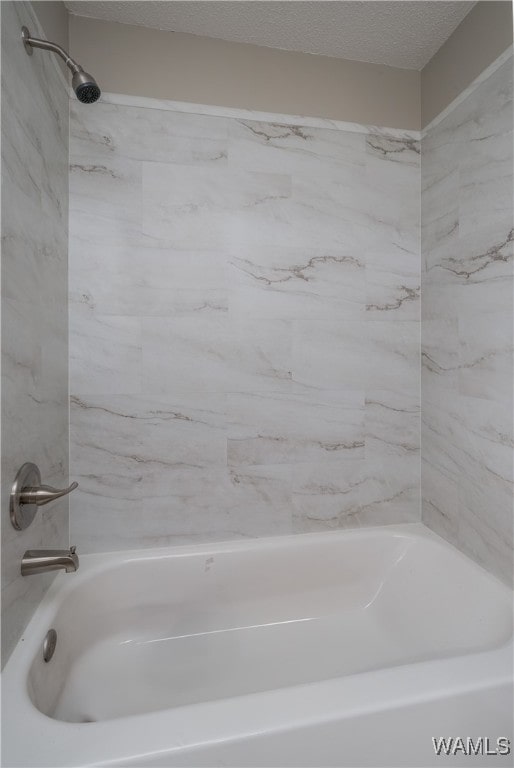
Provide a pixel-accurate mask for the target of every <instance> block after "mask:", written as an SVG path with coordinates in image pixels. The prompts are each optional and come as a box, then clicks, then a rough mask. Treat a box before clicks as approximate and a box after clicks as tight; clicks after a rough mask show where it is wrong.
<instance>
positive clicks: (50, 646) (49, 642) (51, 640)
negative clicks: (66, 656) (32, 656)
mask: <svg viewBox="0 0 514 768" xmlns="http://www.w3.org/2000/svg"><path fill="white" fill-rule="evenodd" d="M56 645H57V632H56V631H55V629H49V630H48V632H47V633H46V637H45V639H44V642H43V659H44V660H45V661H46V662H49V661H50V659H51V658H52V656H53V655H54V652H55V646H56Z"/></svg>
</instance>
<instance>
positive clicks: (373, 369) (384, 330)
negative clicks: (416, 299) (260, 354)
mask: <svg viewBox="0 0 514 768" xmlns="http://www.w3.org/2000/svg"><path fill="white" fill-rule="evenodd" d="M293 329H294V330H293V333H294V336H293V381H294V382H295V383H297V384H298V385H300V388H301V387H302V386H305V387H312V388H315V389H343V390H345V389H350V390H352V389H353V390H355V389H365V388H366V387H367V386H369V385H370V383H371V384H372V386H373V387H374V388H376V389H392V390H395V389H400V390H401V389H405V390H407V391H410V390H412V391H416V390H417V389H418V388H419V324H418V323H416V322H410V321H405V322H404V321H389V322H378V321H376V322H375V321H374V322H368V323H366V322H361V323H359V322H345V321H343V322H340V323H337V322H332V321H330V322H329V321H326V322H323V323H322V322H318V323H316V325H313V324H312V323H307V322H301V321H298V322H296V323H294V326H293Z"/></svg>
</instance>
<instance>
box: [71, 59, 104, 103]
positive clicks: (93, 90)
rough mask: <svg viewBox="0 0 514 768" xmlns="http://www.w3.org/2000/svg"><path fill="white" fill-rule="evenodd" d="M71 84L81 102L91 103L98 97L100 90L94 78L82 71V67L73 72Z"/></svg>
mask: <svg viewBox="0 0 514 768" xmlns="http://www.w3.org/2000/svg"><path fill="white" fill-rule="evenodd" d="M71 85H72V87H73V90H74V91H75V94H76V96H77V99H78V100H79V101H81V102H82V103H83V104H93V103H94V102H95V101H98V99H99V98H100V93H101V91H100V88H99V87H98V84H97V82H96V80H95V78H94V77H93V76H92V75H90V74H88V73H87V72H84V70H83V69H82V67H80V68H79V69H78V70H77V71H76V72H74V74H73V77H72V80H71Z"/></svg>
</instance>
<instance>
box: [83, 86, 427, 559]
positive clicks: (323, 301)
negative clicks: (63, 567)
mask: <svg viewBox="0 0 514 768" xmlns="http://www.w3.org/2000/svg"><path fill="white" fill-rule="evenodd" d="M108 102H110V103H104V104H102V105H100V107H101V108H100V109H99V110H97V111H96V112H95V114H94V115H92V114H91V111H89V112H87V111H86V110H81V111H79V110H78V109H77V108H76V107H75V108H74V115H73V117H72V159H71V164H72V169H73V170H72V173H73V176H74V179H73V183H72V190H71V194H72V199H73V205H72V207H73V211H72V215H71V228H72V231H71V248H70V263H71V270H70V297H71V302H70V310H71V316H72V322H73V326H74V328H75V331H74V334H75V335H74V336H72V340H73V341H72V344H73V346H74V352H73V354H74V356H75V357H76V361H75V362H74V365H75V371H76V373H74V375H73V377H72V383H73V392H74V398H75V399H74V403H73V409H72V438H73V449H72V460H73V462H74V463H75V465H76V467H77V471H76V473H75V474H77V475H78V476H79V480H80V483H81V487H80V492H79V493H77V494H76V495H75V498H74V499H73V500H72V502H73V508H72V518H73V520H72V523H73V532H74V536H75V535H76V538H77V540H78V541H77V543H79V545H80V546H81V547H82V549H83V551H87V550H93V551H94V550H106V549H111V548H120V547H123V546H132V547H134V546H154V545H156V544H159V545H163V544H166V543H179V542H185V541H196V540H206V539H220V538H233V537H240V536H259V535H270V534H273V533H290V532H291V531H292V530H293V527H294V529H295V530H310V529H313V530H314V529H317V528H318V527H319V528H321V529H322V528H323V527H337V526H339V525H360V524H368V523H367V520H371V519H373V518H376V519H377V520H378V521H380V522H381V523H386V522H391V523H393V522H397V521H398V520H404V519H410V517H409V515H410V514H411V511H412V508H413V506H412V503H411V501H412V500H411V496H412V493H413V492H412V488H413V487H415V485H416V483H418V485H419V478H418V474H419V473H418V471H417V470H416V466H415V463H412V462H411V461H410V454H411V453H416V450H417V444H416V440H417V437H416V435H415V427H414V421H415V420H416V419H417V408H418V407H419V295H418V294H419V268H420V265H419V242H418V240H419V206H418V199H417V197H416V196H417V194H418V188H419V154H418V147H417V144H416V139H415V137H414V136H411V135H410V134H409V135H407V134H404V133H402V132H388V131H386V130H381V129H369V128H367V127H363V126H360V127H359V126H348V129H341V126H334V125H332V124H331V123H330V122H322V123H320V124H319V125H318V124H317V123H316V125H312V126H311V127H307V126H302V125H300V124H298V125H296V124H295V123H294V122H291V121H290V120H286V121H285V122H284V123H282V122H277V121H270V122H263V121H262V120H255V119H248V120H247V119H245V118H244V117H242V116H240V115H238V116H237V117H225V116H224V117H216V116H213V115H201V114H192V113H191V114H186V113H185V112H183V111H182V110H177V111H175V112H174V111H173V109H172V108H171V106H170V103H167V102H162V103H161V102H155V101H154V100H151V103H150V102H148V103H147V102H144V103H143V102H138V103H137V104H136V103H134V104H130V103H127V102H126V99H125V100H124V99H123V98H112V99H108ZM249 117H250V116H249ZM104 177H105V181H104ZM90 227H94V228H95V237H94V238H93V239H92V238H90V237H89V236H88V229H89V228H90ZM97 235H98V236H97ZM382 320H383V321H384V322H381V321H382ZM87 329H90V331H89V330H88V333H89V332H90V335H91V337H92V338H93V339H94V342H93V343H91V344H90V345H89V346H88V344H87V343H86V341H84V342H82V341H81V333H85V331H86V330H87ZM98 338H100V340H101V343H98ZM75 342H77V343H75ZM111 362H113V363H114V364H113V365H111ZM108 364H109V365H110V369H109V368H108ZM366 393H368V395H370V400H369V402H368V406H367V410H366V409H365V402H364V401H365V396H366ZM379 403H380V405H379ZM382 406H384V409H385V410H387V409H389V412H388V413H387V415H386V413H384V414H380V412H379V410H380V409H381V408H382ZM395 409H397V410H395ZM411 409H412V413H411V412H410V411H411ZM170 410H171V412H172V413H173V414H177V413H178V414H181V415H180V417H177V416H171V417H170V416H169V412H170ZM204 411H206V413H204ZM156 413H159V414H161V413H164V414H167V415H166V416H165V417H164V416H162V415H159V416H158V417H157V416H156ZM400 423H405V428H406V430H407V435H406V436H405V440H404V441H403V442H402V441H401V440H400V435H399V432H400V430H401V427H400ZM154 435H155V439H153V438H154ZM366 440H367V445H365V443H366ZM367 453H369V459H368V457H367ZM404 453H405V455H406V457H407V458H405V456H404ZM398 459H402V460H403V459H405V465H404V469H403V470H402V471H400V469H399V468H398V467H397V466H396V464H395V461H396V460H398ZM382 460H384V461H386V463H387V461H392V462H393V463H392V465H391V468H390V471H391V478H390V479H388V478H387V477H386V469H385V468H384V467H385V465H384V464H383V461H382ZM368 462H370V464H369V466H368ZM377 462H378V463H377ZM377 473H378V474H377ZM375 475H376V476H377V478H378V479H376V478H375ZM408 476H409V477H408ZM373 478H375V480H374V479H373ZM381 494H382V495H381ZM395 494H396V495H397V497H398V498H399V500H400V506H399V509H398V512H397V514H396V515H395V513H394V502H393V501H392V498H393V496H394V495H395ZM145 500H146V503H147V504H148V507H149V508H148V510H147V511H146V512H145V515H141V504H142V503H143V501H145ZM318 502H319V503H318ZM361 512H363V517H362V518H361ZM418 514H419V510H418ZM101 520H104V523H103V525H102V534H100V533H99V532H98V530H97V529H98V527H99V526H100V521H101Z"/></svg>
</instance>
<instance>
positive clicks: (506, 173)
mask: <svg viewBox="0 0 514 768" xmlns="http://www.w3.org/2000/svg"><path fill="white" fill-rule="evenodd" d="M513 141H514V136H513V134H512V128H511V130H510V131H507V132H506V133H504V134H501V135H492V136H481V137H480V138H479V139H477V140H475V142H474V144H475V145H476V144H477V143H479V144H480V148H479V150H478V151H477V150H476V146H471V147H470V151H469V152H468V153H466V154H465V155H463V157H462V158H461V161H460V163H459V230H460V231H461V232H462V234H467V233H468V232H474V231H475V230H476V229H477V221H479V220H480V219H481V218H482V216H483V212H484V199H486V200H487V223H488V224H489V225H494V224H496V225H497V226H498V225H500V224H502V223H503V222H504V221H505V218H506V217H509V216H510V217H511V220H512V209H513V187H512V153H513Z"/></svg>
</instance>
